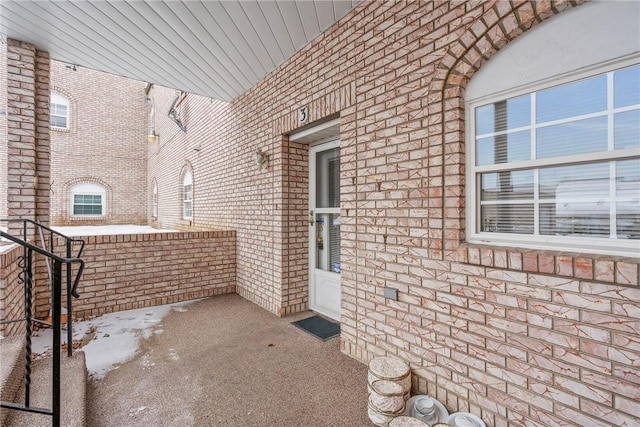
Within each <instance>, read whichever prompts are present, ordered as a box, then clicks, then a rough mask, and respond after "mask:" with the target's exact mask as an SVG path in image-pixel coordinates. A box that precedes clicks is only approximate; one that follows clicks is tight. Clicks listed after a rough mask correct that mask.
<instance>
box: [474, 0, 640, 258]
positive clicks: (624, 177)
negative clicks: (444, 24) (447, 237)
mask: <svg viewBox="0 0 640 427" xmlns="http://www.w3.org/2000/svg"><path fill="white" fill-rule="evenodd" d="M639 9H640V7H639V6H638V4H637V3H634V2H631V3H628V4H627V3H620V4H610V3H592V4H587V5H584V6H582V7H580V8H577V9H575V10H571V11H569V12H567V13H566V14H564V15H560V16H558V17H555V18H552V19H550V20H549V21H547V22H545V23H543V24H541V25H540V27H538V28H535V29H533V30H532V31H530V32H528V33H526V34H524V35H523V36H522V37H521V38H519V39H517V40H515V41H514V42H512V43H511V44H509V45H508V46H507V47H506V48H505V49H504V50H503V51H501V52H500V53H498V54H497V55H496V56H495V57H494V58H493V59H492V60H491V61H489V62H488V63H487V64H486V65H485V66H483V68H481V69H480V70H479V71H478V73H476V75H475V76H474V77H473V78H472V79H471V81H470V83H469V85H468V86H467V91H466V101H467V122H468V123H469V132H468V134H467V138H468V148H467V155H468V157H467V238H468V240H469V241H471V242H477V243H486V244H492V245H504V246H522V247H530V248H534V249H539V248H549V249H558V250H577V251H580V252H598V253H611V254H627V253H636V254H637V249H638V244H639V242H640V204H639V203H638V195H639V194H640V154H639V153H640V151H639V150H638V149H639V148H640V65H639V64H640V55H639V52H638V44H637V40H638V37H639V34H638V31H637V28H638V27H637V23H634V21H633V20H634V19H635V18H634V17H637V16H638V12H639ZM621 23H623V24H621ZM615 28H636V30H635V34H624V35H622V34H619V33H620V32H619V31H616V30H615ZM540 46H544V47H545V48H544V49H540V48H539V47H540Z"/></svg>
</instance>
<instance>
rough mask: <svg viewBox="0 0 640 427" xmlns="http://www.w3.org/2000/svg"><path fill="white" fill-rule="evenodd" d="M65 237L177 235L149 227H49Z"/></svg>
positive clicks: (170, 231)
mask: <svg viewBox="0 0 640 427" xmlns="http://www.w3.org/2000/svg"><path fill="white" fill-rule="evenodd" d="M51 228H52V229H53V230H55V231H57V232H58V233H62V234H64V235H65V236H69V237H72V236H111V235H119V234H148V233H177V230H162V229H158V228H153V227H151V226H149V225H133V224H127V225H87V226H69V227H51Z"/></svg>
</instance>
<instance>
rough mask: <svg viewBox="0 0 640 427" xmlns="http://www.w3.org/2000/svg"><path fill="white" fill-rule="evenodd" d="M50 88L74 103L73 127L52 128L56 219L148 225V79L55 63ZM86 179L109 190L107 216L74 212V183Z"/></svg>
mask: <svg viewBox="0 0 640 427" xmlns="http://www.w3.org/2000/svg"><path fill="white" fill-rule="evenodd" d="M51 91H52V92H54V93H58V94H59V95H62V96H64V97H65V98H67V99H68V100H69V104H70V121H69V124H70V126H69V129H68V130H60V129H55V128H52V130H51V147H52V156H51V174H52V176H51V183H52V185H51V191H52V193H51V195H52V197H51V203H52V206H51V221H52V223H53V224H55V225H104V224H146V221H147V205H146V202H147V197H146V194H147V193H146V155H147V146H146V145H147V143H146V133H147V109H146V107H145V105H144V98H145V93H144V83H143V82H140V81H137V80H132V79H127V78H124V77H119V76H115V75H112V74H107V73H101V72H98V71H93V70H89V69H86V68H83V67H77V69H76V71H73V70H72V69H70V68H67V67H66V66H65V64H63V63H61V62H58V61H52V62H51ZM82 182H89V183H95V184H99V185H101V186H102V187H104V188H106V190H107V195H106V212H105V217H104V218H93V219H92V218H87V217H84V218H83V217H73V216H72V215H71V199H70V191H71V187H72V186H73V185H74V184H77V183H82Z"/></svg>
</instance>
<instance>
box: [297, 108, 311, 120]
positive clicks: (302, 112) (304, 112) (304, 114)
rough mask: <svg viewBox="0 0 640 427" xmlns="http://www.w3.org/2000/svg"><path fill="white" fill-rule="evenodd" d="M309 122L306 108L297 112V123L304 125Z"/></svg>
mask: <svg viewBox="0 0 640 427" xmlns="http://www.w3.org/2000/svg"><path fill="white" fill-rule="evenodd" d="M307 120H309V109H308V108H307V107H302V108H301V109H300V110H298V122H300V123H306V122H307Z"/></svg>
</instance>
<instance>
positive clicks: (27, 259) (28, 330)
mask: <svg viewBox="0 0 640 427" xmlns="http://www.w3.org/2000/svg"><path fill="white" fill-rule="evenodd" d="M23 256H24V259H23V266H22V274H23V281H24V320H25V334H26V336H25V341H26V345H25V352H24V357H25V365H24V406H26V407H27V408H28V407H29V406H30V405H31V397H30V396H31V334H32V327H33V322H32V316H33V291H32V285H33V281H32V274H33V251H32V250H31V249H28V248H26V247H25V248H24V255H23Z"/></svg>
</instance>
